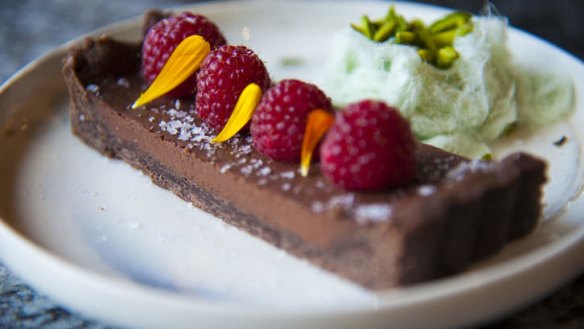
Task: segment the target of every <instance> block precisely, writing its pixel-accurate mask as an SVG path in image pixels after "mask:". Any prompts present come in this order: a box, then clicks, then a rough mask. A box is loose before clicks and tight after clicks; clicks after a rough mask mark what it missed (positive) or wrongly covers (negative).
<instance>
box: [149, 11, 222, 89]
mask: <svg viewBox="0 0 584 329" xmlns="http://www.w3.org/2000/svg"><path fill="white" fill-rule="evenodd" d="M191 35H200V36H202V37H203V38H204V39H205V40H206V41H207V42H209V44H210V45H211V49H213V48H216V47H218V46H221V45H224V44H225V43H226V42H225V37H223V34H222V33H221V31H220V30H219V28H218V27H217V26H216V25H215V24H214V23H213V22H211V21H209V20H208V19H207V18H206V17H205V16H202V15H196V14H192V13H189V12H183V13H181V14H180V15H178V16H172V17H168V18H165V19H162V20H160V21H159V22H158V23H156V24H155V25H154V26H153V27H152V28H151V29H150V30H149V31H148V33H147V34H146V37H145V38H144V45H143V47H142V74H143V76H144V78H145V79H146V80H147V81H148V82H150V83H152V81H154V79H155V78H156V77H157V76H158V73H160V70H162V67H163V66H164V64H165V63H166V61H167V60H168V58H169V57H170V54H172V52H173V51H174V49H175V48H176V47H177V46H178V44H179V43H180V42H181V41H183V40H184V39H185V38H186V37H189V36H191ZM195 86H196V75H194V74H193V76H191V77H190V78H189V79H187V80H185V81H184V82H183V83H182V84H180V85H178V86H177V87H176V88H174V89H173V90H171V91H170V92H169V93H168V95H169V96H171V97H183V96H188V95H191V94H193V92H194V88H195Z"/></svg>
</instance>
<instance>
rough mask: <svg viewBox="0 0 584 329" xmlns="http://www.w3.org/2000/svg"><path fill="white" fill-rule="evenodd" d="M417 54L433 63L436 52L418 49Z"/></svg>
mask: <svg viewBox="0 0 584 329" xmlns="http://www.w3.org/2000/svg"><path fill="white" fill-rule="evenodd" d="M418 55H420V58H421V59H422V60H423V61H425V62H428V63H433V62H434V60H435V59H436V53H435V52H433V51H431V50H428V49H418Z"/></svg>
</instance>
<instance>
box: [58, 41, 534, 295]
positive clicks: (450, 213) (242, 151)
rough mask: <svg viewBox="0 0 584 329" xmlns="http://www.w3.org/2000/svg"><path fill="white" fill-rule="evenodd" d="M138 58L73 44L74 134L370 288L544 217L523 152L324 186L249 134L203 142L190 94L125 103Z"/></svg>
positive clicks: (466, 253)
mask: <svg viewBox="0 0 584 329" xmlns="http://www.w3.org/2000/svg"><path fill="white" fill-rule="evenodd" d="M139 54H140V48H139V45H134V44H125V43H119V42H116V41H113V40H111V39H109V38H107V37H103V38H100V39H98V40H90V39H87V40H85V41H84V42H83V43H82V44H80V45H78V46H77V47H75V48H73V49H71V50H70V52H69V54H68V56H67V57H66V59H65V61H64V75H65V80H66V83H67V86H68V88H69V92H70V97H71V111H70V116H71V123H72V129H73V133H74V134H76V135H77V136H78V137H79V138H80V139H81V140H83V141H84V142H85V143H86V144H87V145H89V146H91V147H93V148H95V149H96V150H98V151H99V152H101V153H103V154H104V155H106V156H108V157H112V158H119V159H122V160H124V161H126V162H127V163H129V164H130V165H132V166H134V167H135V168H138V169H140V170H142V171H143V172H145V173H146V174H148V175H150V177H151V178H152V180H153V181H154V183H156V184H158V185H159V186H161V187H163V188H166V189H169V190H171V191H173V192H174V193H176V195H178V196H179V197H181V198H182V199H184V200H186V201H189V202H192V203H193V204H194V205H196V206H197V207H199V208H201V209H203V210H205V211H208V212H210V213H212V214H214V215H216V216H217V217H219V218H221V219H223V220H224V221H226V222H227V223H230V224H232V225H234V226H236V227H238V228H241V229H243V230H245V231H247V232H249V233H250V234H253V235H255V236H257V237H259V238H262V239H264V240H266V241H268V242H270V243H272V244H273V245H275V246H277V247H278V248H282V249H284V250H286V251H288V252H290V253H292V254H294V255H296V256H298V257H301V258H304V259H307V260H309V261H311V262H312V263H314V264H316V265H318V266H320V267H321V268H323V269H326V270H329V271H332V272H335V273H337V274H339V275H340V276H342V277H344V278H346V279H348V280H351V281H353V282H355V283H357V284H359V285H362V286H364V287H366V288H369V289H372V290H381V289H386V288H390V287H394V286H397V285H404V284H412V283H416V282H421V281H425V280H430V279H434V278H438V277H442V276H445V275H449V274H453V273H457V272H460V271H462V270H463V269H465V268H466V267H468V266H469V265H470V264H472V263H473V262H476V261H478V260H480V259H483V258H485V257H487V256H489V255H492V254H493V253H495V252H496V251H498V250H499V249H501V248H502V247H503V245H504V244H505V243H507V242H508V241H511V240H513V239H517V238H519V237H521V236H524V235H526V234H528V233H529V232H530V231H532V230H533V228H534V227H535V225H536V223H537V220H538V218H539V216H540V214H541V210H542V206H541V201H540V198H541V188H542V184H543V183H544V181H545V164H544V163H543V162H542V161H540V160H538V159H535V158H533V157H531V156H529V155H526V154H522V153H517V154H513V155H510V156H508V157H506V158H505V159H503V160H502V161H500V162H482V161H470V160H468V159H465V158H462V157H459V156H456V155H453V154H450V153H447V152H444V151H442V150H439V149H436V148H433V147H431V146H427V145H423V144H419V145H418V147H417V151H416V161H417V166H416V179H415V182H414V183H412V184H411V185H409V186H406V187H403V188H399V189H392V190H385V191H379V192H373V193H355V192H348V191H346V190H343V189H340V188H338V187H335V186H333V185H331V184H330V183H329V182H327V180H325V178H324V177H323V176H322V174H321V173H320V170H319V166H318V165H313V166H312V168H311V174H310V175H309V176H308V177H306V178H303V177H300V175H299V174H298V170H297V169H298V164H288V163H281V162H275V161H272V160H270V159H269V158H266V157H264V156H263V155H261V154H259V153H258V152H256V151H255V150H254V148H253V144H252V140H251V137H249V136H236V137H235V138H233V139H231V140H229V141H228V142H226V143H223V144H220V145H215V144H211V143H210V142H209V141H210V139H211V138H212V137H213V136H214V132H213V131H212V130H211V129H210V128H208V127H207V126H206V125H205V124H204V123H202V122H201V121H200V120H199V119H198V118H197V117H196V115H195V112H194V108H195V104H194V100H189V99H186V100H185V99H181V100H175V99H169V98H161V99H159V100H157V101H155V102H153V103H151V104H149V105H147V106H145V107H143V108H140V109H137V110H131V109H130V105H131V104H132V102H133V101H134V100H135V99H136V98H137V97H138V95H139V94H140V92H141V91H142V90H144V88H145V87H146V83H145V81H144V80H143V79H142V78H141V76H140V73H139V71H140V69H139V66H140V59H139ZM185 257H186V256H185Z"/></svg>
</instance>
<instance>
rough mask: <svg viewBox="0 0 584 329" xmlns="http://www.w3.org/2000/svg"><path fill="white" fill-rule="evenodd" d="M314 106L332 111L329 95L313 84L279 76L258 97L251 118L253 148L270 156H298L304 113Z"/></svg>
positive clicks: (297, 157)
mask: <svg viewBox="0 0 584 329" xmlns="http://www.w3.org/2000/svg"><path fill="white" fill-rule="evenodd" d="M316 108H320V109H322V110H325V111H328V112H331V113H332V104H331V101H330V99H329V98H328V97H327V96H326V95H325V94H324V93H323V92H322V91H321V90H320V89H318V87H317V86H315V85H313V84H310V83H306V82H302V81H299V80H293V79H290V80H282V81H281V82H280V83H278V84H277V85H276V86H274V87H272V88H270V89H269V90H268V91H267V92H266V94H265V95H264V97H262V100H261V102H260V104H259V105H258V107H257V109H256V111H255V113H254V116H253V118H252V123H251V134H252V136H253V142H254V146H255V148H256V149H257V150H258V151H260V152H261V153H263V154H264V155H266V156H269V157H271V158H273V159H274V160H279V161H298V160H300V149H301V147H302V138H303V136H304V130H305V128H306V120H307V116H308V113H309V112H311V111H312V110H314V109H316Z"/></svg>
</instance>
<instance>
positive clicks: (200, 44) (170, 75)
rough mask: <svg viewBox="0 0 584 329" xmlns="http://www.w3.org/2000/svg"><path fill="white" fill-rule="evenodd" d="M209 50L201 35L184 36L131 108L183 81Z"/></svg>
mask: <svg viewBox="0 0 584 329" xmlns="http://www.w3.org/2000/svg"><path fill="white" fill-rule="evenodd" d="M210 51H211V46H210V45H209V43H208V42H207V41H205V39H203V37H201V36H199V35H191V36H190V37H187V38H185V39H184V40H183V41H181V43H179V44H178V46H177V47H176V48H175V49H174V51H173V52H172V54H170V57H169V58H168V60H167V61H166V63H165V64H164V66H163V67H162V70H160V73H159V74H158V76H157V77H156V79H154V81H153V82H152V84H151V85H150V87H148V89H147V90H146V91H145V92H144V93H143V94H142V95H140V97H139V98H138V99H137V100H136V101H135V102H134V104H132V108H133V109H135V108H137V107H140V106H142V105H144V104H146V103H149V102H151V101H153V100H155V99H157V98H159V97H161V96H163V95H164V94H166V93H167V92H169V91H171V90H172V89H174V88H175V87H176V86H178V85H180V84H181V83H183V82H184V81H185V80H186V79H187V78H189V77H190V76H191V75H193V74H194V73H195V72H196V71H197V69H198V68H199V66H200V65H201V62H202V61H203V59H205V57H207V55H208V54H209V52H210Z"/></svg>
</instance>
